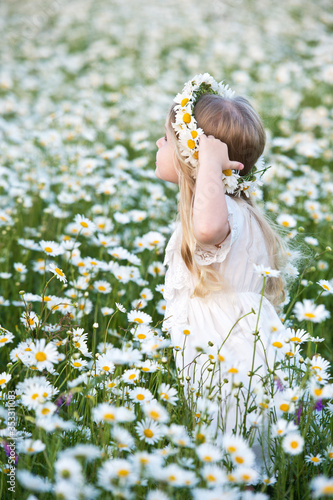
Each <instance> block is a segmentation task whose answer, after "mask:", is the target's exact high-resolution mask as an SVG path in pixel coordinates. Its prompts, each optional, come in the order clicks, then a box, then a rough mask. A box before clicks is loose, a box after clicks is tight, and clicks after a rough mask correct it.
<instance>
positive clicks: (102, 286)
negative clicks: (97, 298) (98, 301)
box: [94, 280, 111, 294]
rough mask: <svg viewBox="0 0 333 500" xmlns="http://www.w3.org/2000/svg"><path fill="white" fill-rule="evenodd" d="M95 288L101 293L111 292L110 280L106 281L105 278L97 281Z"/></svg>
mask: <svg viewBox="0 0 333 500" xmlns="http://www.w3.org/2000/svg"><path fill="white" fill-rule="evenodd" d="M94 288H95V290H96V291H97V292H99V293H105V294H107V293H110V292H111V285H110V283H109V282H108V281H105V280H98V281H95V283H94Z"/></svg>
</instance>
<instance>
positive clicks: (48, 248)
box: [44, 247, 53, 253]
mask: <svg viewBox="0 0 333 500" xmlns="http://www.w3.org/2000/svg"><path fill="white" fill-rule="evenodd" d="M44 251H45V252H48V253H51V252H52V251H53V250H52V248H51V247H45V248H44Z"/></svg>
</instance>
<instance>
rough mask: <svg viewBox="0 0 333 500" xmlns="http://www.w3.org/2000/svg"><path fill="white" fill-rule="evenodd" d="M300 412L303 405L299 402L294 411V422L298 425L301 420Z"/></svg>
mask: <svg viewBox="0 0 333 500" xmlns="http://www.w3.org/2000/svg"><path fill="white" fill-rule="evenodd" d="M302 413H303V406H302V403H300V405H299V407H298V408H297V411H296V423H297V424H298V425H299V423H300V421H301V417H302Z"/></svg>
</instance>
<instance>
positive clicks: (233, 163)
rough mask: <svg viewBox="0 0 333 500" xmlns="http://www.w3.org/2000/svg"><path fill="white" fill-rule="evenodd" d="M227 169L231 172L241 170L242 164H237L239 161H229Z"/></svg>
mask: <svg viewBox="0 0 333 500" xmlns="http://www.w3.org/2000/svg"><path fill="white" fill-rule="evenodd" d="M228 168H230V169H231V170H243V168H244V165H243V163H239V161H231V162H229V165H228Z"/></svg>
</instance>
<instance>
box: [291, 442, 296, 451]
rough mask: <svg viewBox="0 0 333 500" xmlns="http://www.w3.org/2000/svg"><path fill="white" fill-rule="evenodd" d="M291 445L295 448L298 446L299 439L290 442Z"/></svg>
mask: <svg viewBox="0 0 333 500" xmlns="http://www.w3.org/2000/svg"><path fill="white" fill-rule="evenodd" d="M290 446H291V447H292V448H293V449H294V450H295V449H296V448H298V442H297V441H292V442H291V443H290Z"/></svg>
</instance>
